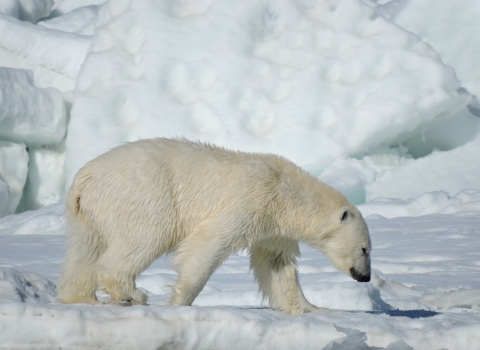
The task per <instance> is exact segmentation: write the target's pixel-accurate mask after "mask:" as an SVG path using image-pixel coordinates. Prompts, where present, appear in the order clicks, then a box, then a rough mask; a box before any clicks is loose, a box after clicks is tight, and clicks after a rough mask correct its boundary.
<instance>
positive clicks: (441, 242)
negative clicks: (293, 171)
mask: <svg viewBox="0 0 480 350" xmlns="http://www.w3.org/2000/svg"><path fill="white" fill-rule="evenodd" d="M479 14H480V6H479V5H478V3H477V2H476V1H474V0H461V1H457V2H452V1H448V0H442V1H438V0H437V1H433V0H416V1H409V0H277V1H271V0H262V1H255V0H244V1H239V2H231V1H228V0H216V1H214V0H171V1H163V2H162V1H160V2H159V1H155V0H108V1H107V2H105V0H55V1H52V0H3V1H0V33H1V35H0V218H1V219H0V329H1V330H2V331H1V332H0V344H1V345H0V347H2V348H33V347H35V348H58V347H61V348H64V349H73V348H93V347H97V348H120V349H121V348H145V349H149V348H155V349H156V348H199V349H204V348H208V349H210V348H229V349H230V348H231V349H237V348H238V349H246V348H267V349H269V348H272V349H273V348H275V349H292V348H305V349H309V348H311V349H412V348H414V349H476V348H478V344H480V297H479V295H480V282H479V281H480V278H479V277H480V258H479V255H478V246H479V244H480V242H479V239H480V235H479V233H480V231H479V227H480V157H478V149H479V147H480V100H479V99H478V98H477V97H476V96H475V95H477V96H480V88H479V84H478V82H479V80H480V69H479V68H478V67H477V66H478V61H479V56H480V46H479V45H480V44H479V41H478V38H477V37H478V35H476V33H477V32H478V26H479V24H478V20H477V18H478V16H479ZM70 109H71V110H70ZM67 123H68V133H67V132H66V131H67V129H66V128H67ZM156 136H184V137H187V138H190V139H200V140H203V141H208V142H212V143H215V144H218V145H221V146H226V147H228V148H232V149H240V150H245V151H261V152H274V153H277V154H281V155H284V156H286V157H287V158H289V159H291V160H293V161H294V162H296V163H297V164H299V165H300V166H302V167H304V168H305V169H306V170H308V171H309V172H311V173H312V174H314V175H315V176H318V177H319V179H321V180H322V181H325V182H326V183H328V184H330V185H332V186H333V187H335V188H337V189H338V190H340V191H341V192H342V193H344V194H345V195H346V196H347V197H348V198H349V199H350V200H352V201H353V202H354V203H355V204H357V205H358V206H359V209H360V211H361V212H362V214H363V215H364V217H366V218H367V224H368V226H369V229H370V232H371V236H372V243H373V251H372V265H373V273H372V280H371V283H357V282H355V281H353V280H352V279H350V278H349V277H348V276H346V275H344V274H342V273H341V272H339V271H337V270H335V268H334V267H333V266H332V265H331V263H330V262H329V261H328V260H327V258H326V257H325V256H324V255H322V254H321V253H319V252H316V251H314V250H313V249H311V248H310V247H308V246H305V245H302V246H301V250H302V257H301V258H300V260H299V278H300V283H301V285H302V288H303V291H304V293H305V295H306V297H307V299H308V300H309V301H311V302H312V303H314V304H316V305H318V306H323V307H328V308H330V309H332V311H331V312H328V313H324V312H313V313H309V314H305V315H300V316H296V317H292V316H288V315H285V314H283V313H281V312H277V311H273V310H271V309H269V308H268V304H267V303H266V301H264V300H262V298H261V295H260V294H259V293H258V291H257V284H256V283H255V282H254V280H253V277H252V274H251V273H250V272H249V258H248V252H246V251H240V252H238V253H236V254H233V255H232V256H231V257H230V258H229V259H228V260H227V262H226V263H225V264H223V265H222V266H221V267H220V269H219V270H218V271H217V272H216V273H215V274H214V275H213V276H212V278H211V279H210V280H209V281H208V283H207V285H206V286H205V288H204V290H203V291H202V293H201V294H200V295H199V297H198V298H197V299H196V300H195V302H194V305H193V306H192V307H170V306H168V300H169V298H170V296H171V287H172V285H173V284H174V283H175V280H176V278H177V275H176V274H175V272H174V271H172V270H171V269H170V264H169V260H168V258H166V257H162V258H160V259H159V260H157V261H156V262H155V263H154V264H153V265H152V266H150V267H149V268H148V269H147V270H146V271H144V272H143V273H142V274H141V275H140V276H139V277H138V278H137V286H139V288H141V289H142V290H143V291H144V292H145V293H146V294H147V295H148V297H149V305H147V306H135V307H122V306H119V305H108V304H100V305H95V306H91V305H63V304H60V303H58V302H57V301H56V299H55V298H56V292H55V283H56V281H57V278H58V276H59V274H60V268H61V264H62V261H63V256H64V253H65V237H64V233H65V225H64V219H63V214H64V202H62V201H63V200H64V198H65V193H66V190H68V186H69V183H70V182H71V181H72V178H73V176H74V174H75V172H76V171H77V170H78V169H79V168H80V167H81V166H82V165H83V164H85V162H87V161H88V160H90V159H92V158H94V157H95V156H97V155H99V154H101V153H103V152H105V151H107V150H109V149H110V148H112V147H115V146H117V145H119V144H121V143H123V142H127V141H134V140H137V139H140V138H145V137H156ZM15 213H19V214H15ZM98 296H99V298H100V299H101V300H107V299H108V296H107V295H105V294H102V293H101V292H99V294H98Z"/></svg>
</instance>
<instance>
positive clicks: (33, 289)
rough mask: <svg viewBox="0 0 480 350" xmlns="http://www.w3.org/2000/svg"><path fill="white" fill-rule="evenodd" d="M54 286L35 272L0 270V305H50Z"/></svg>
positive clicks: (52, 299)
mask: <svg viewBox="0 0 480 350" xmlns="http://www.w3.org/2000/svg"><path fill="white" fill-rule="evenodd" d="M56 294H57V293H56V292H55V284H54V283H53V282H52V281H49V280H48V279H46V278H45V277H43V276H41V275H39V274H38V273H35V272H20V271H16V270H14V269H9V268H5V267H2V268H0V303H13V302H23V303H51V302H53V301H55V298H56Z"/></svg>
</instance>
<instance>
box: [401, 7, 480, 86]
mask: <svg viewBox="0 0 480 350" xmlns="http://www.w3.org/2000/svg"><path fill="white" fill-rule="evenodd" d="M392 2H403V3H404V6H403V7H402V8H401V9H400V11H398V13H396V14H395V16H394V19H393V21H394V22H395V23H397V24H399V25H400V26H402V27H403V28H405V29H407V30H409V31H412V32H413V33H415V34H417V35H418V36H420V38H422V40H425V41H427V42H428V43H430V44H431V45H432V46H433V48H434V49H435V50H436V51H437V52H438V53H439V54H440V56H441V57H442V61H443V62H445V63H446V64H448V65H449V66H451V67H454V68H455V72H456V73H457V76H458V78H459V79H460V80H461V81H462V86H464V87H466V88H467V89H468V90H469V91H470V92H471V93H473V94H475V95H480V88H479V86H478V80H479V79H480V69H479V68H478V64H477V62H478V60H479V59H480V42H479V41H478V39H477V37H476V35H475V33H478V31H479V30H480V24H479V23H478V16H479V15H480V3H478V1H475V0H460V1H455V2H451V1H440V2H439V1H435V0H422V1H403V0H395V1H392ZM459 18H461V19H462V23H461V24H462V25H459V23H458V22H457V19H459ZM467 43H468V44H467Z"/></svg>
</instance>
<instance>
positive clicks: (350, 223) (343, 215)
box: [322, 205, 372, 282]
mask: <svg viewBox="0 0 480 350" xmlns="http://www.w3.org/2000/svg"><path fill="white" fill-rule="evenodd" d="M331 220H332V221H333V222H331V228H332V230H331V231H330V232H329V233H328V234H327V236H326V238H325V240H324V242H323V244H322V246H323V247H322V250H323V252H324V253H325V254H326V255H327V256H328V258H329V259H330V261H331V262H332V263H333V265H335V267H336V268H338V269H339V270H341V271H343V272H345V273H346V274H347V275H349V276H351V277H352V278H353V279H355V280H357V281H358V282H369V281H370V274H371V267H370V251H371V249H372V243H371V241H370V235H369V233H368V228H367V225H366V223H365V220H364V219H363V217H362V214H360V212H359V211H358V210H357V208H355V206H353V205H351V206H344V207H341V208H340V209H339V210H337V212H336V213H335V214H334V215H333V216H332V217H331Z"/></svg>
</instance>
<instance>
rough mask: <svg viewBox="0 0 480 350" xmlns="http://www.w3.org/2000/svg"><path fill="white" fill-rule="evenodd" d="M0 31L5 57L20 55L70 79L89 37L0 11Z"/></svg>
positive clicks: (82, 58) (88, 43)
mask: <svg viewBox="0 0 480 350" xmlns="http://www.w3.org/2000/svg"><path fill="white" fill-rule="evenodd" d="M0 32H1V33H2V35H1V36H0V48H2V49H3V50H4V52H3V54H2V55H5V56H6V57H7V59H8V57H11V56H12V55H13V56H14V57H15V56H17V57H18V56H20V57H22V58H23V59H24V60H27V61H31V62H34V63H35V64H37V65H41V66H43V67H44V68H46V69H48V70H52V71H55V72H57V73H60V74H62V75H65V76H66V77H68V78H73V79H75V78H76V77H77V75H78V72H79V70H80V67H81V66H82V63H83V61H84V59H85V55H86V53H87V50H88V47H89V46H90V40H91V39H90V37H88V36H84V35H77V34H73V33H65V32H61V31H57V30H49V29H47V28H45V27H42V26H35V25H33V24H31V23H28V22H24V21H19V20H17V19H15V18H12V17H8V16H5V15H1V14H0ZM5 51H6V52H5ZM12 60H13V59H12ZM14 68H20V67H14ZM44 73H45V72H44ZM59 89H60V90H62V91H65V90H64V89H62V88H59Z"/></svg>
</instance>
